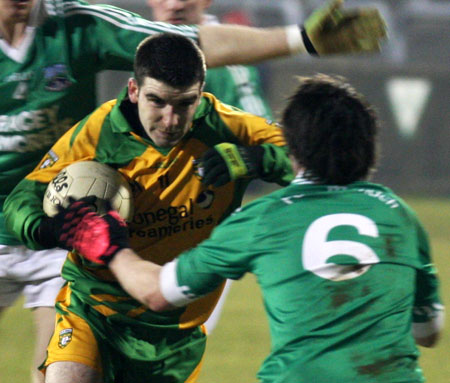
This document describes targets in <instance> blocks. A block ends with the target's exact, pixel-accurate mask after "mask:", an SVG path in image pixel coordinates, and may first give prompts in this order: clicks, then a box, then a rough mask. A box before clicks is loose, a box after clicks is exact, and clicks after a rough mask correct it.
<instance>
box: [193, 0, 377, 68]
mask: <svg viewBox="0 0 450 383" xmlns="http://www.w3.org/2000/svg"><path fill="white" fill-rule="evenodd" d="M343 2H344V1H343V0H332V1H331V2H330V3H328V4H327V5H326V6H325V7H323V8H320V9H318V10H316V11H315V12H314V13H313V14H312V15H311V16H309V17H308V19H307V20H306V21H305V23H304V24H303V26H298V25H290V26H287V27H275V28H252V27H247V26H240V25H201V26H199V40H200V46H201V47H202V50H203V52H204V53H205V57H206V61H207V64H208V66H211V67H213V66H222V65H231V64H250V63H254V62H257V61H262V60H267V59H271V58H277V57H283V56H288V55H293V54H304V53H306V52H308V53H310V54H317V55H319V56H322V55H329V54H348V53H365V52H377V51H379V50H380V48H381V42H382V40H384V39H385V38H386V25H385V22H384V20H383V18H382V17H381V15H380V13H379V12H378V10H377V9H374V8H368V7H363V8H357V9H344V8H343Z"/></svg>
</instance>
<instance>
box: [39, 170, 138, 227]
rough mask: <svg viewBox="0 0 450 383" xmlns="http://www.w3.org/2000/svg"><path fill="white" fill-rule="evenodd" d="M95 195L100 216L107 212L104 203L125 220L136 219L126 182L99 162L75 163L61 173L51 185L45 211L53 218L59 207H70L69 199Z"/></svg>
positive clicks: (44, 205)
mask: <svg viewBox="0 0 450 383" xmlns="http://www.w3.org/2000/svg"><path fill="white" fill-rule="evenodd" d="M91 195H94V196H96V197H97V200H96V202H95V208H96V209H97V212H98V213H99V214H103V213H105V212H106V209H105V203H106V201H109V202H110V203H111V205H112V208H113V209H114V210H116V211H117V212H118V213H119V215H120V216H121V217H122V218H123V219H124V220H126V221H130V220H131V219H132V217H133V194H132V191H131V187H130V185H129V183H128V182H127V180H126V179H125V178H124V177H123V176H122V174H121V173H120V172H118V171H117V170H115V169H113V168H111V167H109V166H108V165H105V164H101V163H99V162H96V161H80V162H74V163H73V164H70V165H69V166H67V167H65V168H64V169H63V170H61V171H60V172H59V173H58V175H57V176H56V177H55V178H53V180H52V181H51V182H50V183H49V184H48V186H47V190H46V191H45V195H44V201H43V209H44V211H45V213H46V214H47V215H48V216H50V217H52V216H54V215H56V214H57V213H58V206H62V207H67V206H68V205H69V197H73V198H75V199H79V198H83V197H86V196H91Z"/></svg>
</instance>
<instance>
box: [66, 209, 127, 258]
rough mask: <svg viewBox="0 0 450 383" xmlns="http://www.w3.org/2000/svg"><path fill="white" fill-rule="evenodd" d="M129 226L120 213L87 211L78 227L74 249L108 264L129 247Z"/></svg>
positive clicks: (110, 210) (82, 254)
mask: <svg viewBox="0 0 450 383" xmlns="http://www.w3.org/2000/svg"><path fill="white" fill-rule="evenodd" d="M129 247H130V245H129V242H128V228H127V224H126V223H125V221H124V220H123V219H122V218H120V216H119V214H118V213H117V212H116V211H114V210H112V209H109V211H108V213H106V214H105V215H102V216H100V215H98V214H97V213H95V212H89V213H87V214H86V215H85V216H84V217H83V218H82V219H81V221H80V223H79V224H78V226H77V228H76V232H75V237H74V239H73V249H74V250H76V251H77V252H78V253H80V255H81V256H83V257H84V258H86V259H88V260H89V261H91V262H94V263H97V264H100V265H107V264H108V263H109V262H110V261H111V260H112V259H113V257H114V256H115V255H116V254H117V253H118V252H119V251H120V250H122V249H126V248H129Z"/></svg>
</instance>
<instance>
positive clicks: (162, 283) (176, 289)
mask: <svg viewBox="0 0 450 383" xmlns="http://www.w3.org/2000/svg"><path fill="white" fill-rule="evenodd" d="M177 262H178V260H177V259H175V260H173V261H172V262H168V263H166V264H165V265H164V266H163V267H162V269H161V273H160V277H159V288H160V290H161V294H162V295H163V297H164V299H165V300H166V301H167V302H169V303H170V304H171V305H172V306H175V307H183V306H186V305H187V304H189V303H191V302H193V301H195V300H196V299H197V297H196V296H195V295H194V294H192V293H190V292H189V287H188V286H180V285H179V284H178V280H177Z"/></svg>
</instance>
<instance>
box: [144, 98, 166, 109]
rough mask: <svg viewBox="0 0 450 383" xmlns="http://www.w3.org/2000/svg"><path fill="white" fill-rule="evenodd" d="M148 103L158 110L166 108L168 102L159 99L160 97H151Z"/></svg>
mask: <svg viewBox="0 0 450 383" xmlns="http://www.w3.org/2000/svg"><path fill="white" fill-rule="evenodd" d="M148 101H149V102H150V103H151V104H153V105H155V106H156V107H158V108H161V107H164V106H165V105H166V102H165V101H164V100H163V99H162V98H159V97H149V98H148Z"/></svg>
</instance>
